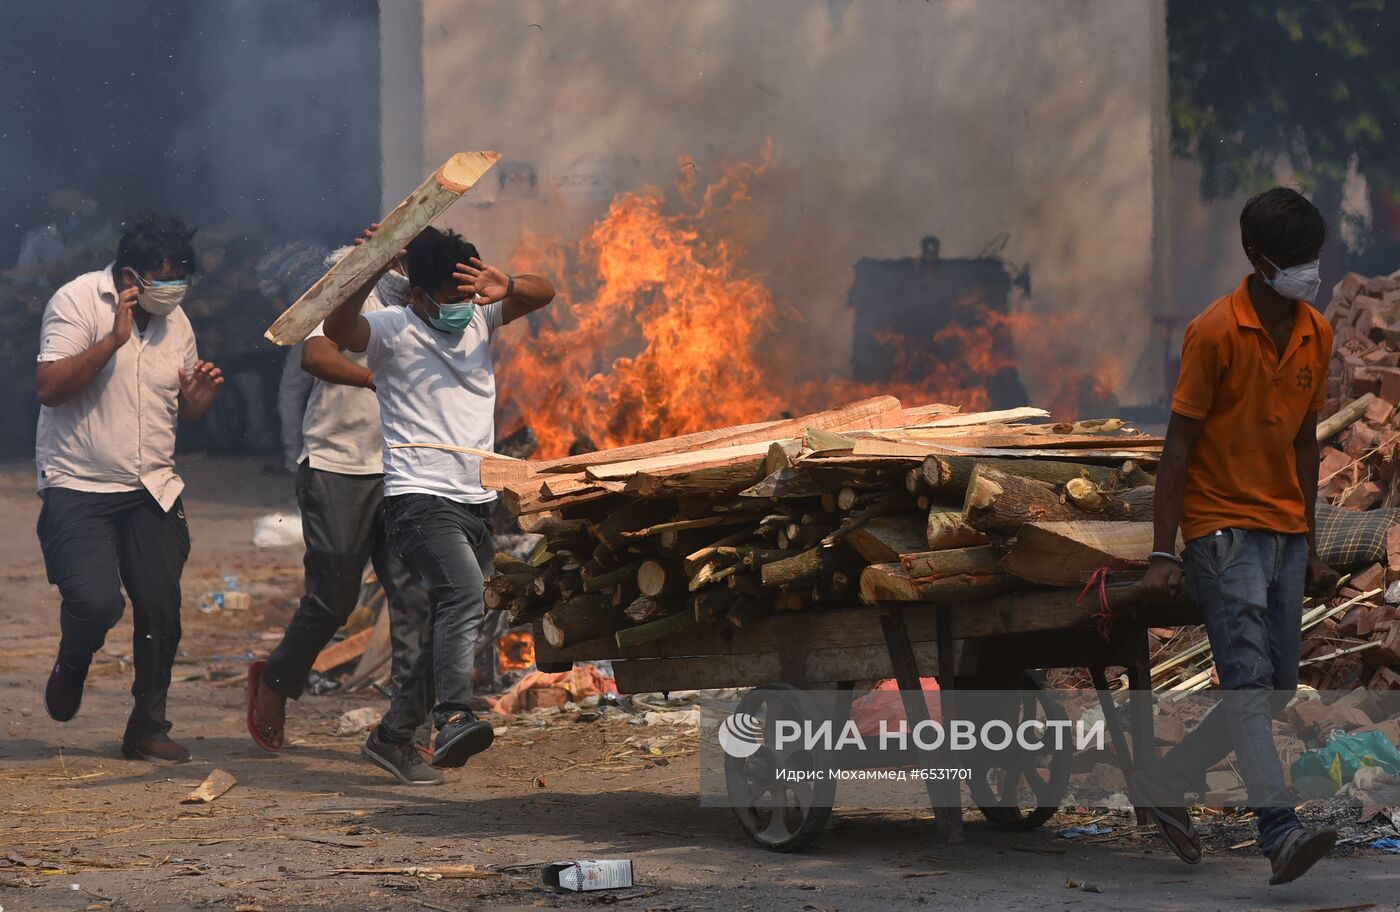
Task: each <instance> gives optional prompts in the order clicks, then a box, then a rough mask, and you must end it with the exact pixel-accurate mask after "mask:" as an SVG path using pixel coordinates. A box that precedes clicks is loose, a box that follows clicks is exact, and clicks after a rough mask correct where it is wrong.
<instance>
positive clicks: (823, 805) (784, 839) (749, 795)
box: [724, 684, 836, 852]
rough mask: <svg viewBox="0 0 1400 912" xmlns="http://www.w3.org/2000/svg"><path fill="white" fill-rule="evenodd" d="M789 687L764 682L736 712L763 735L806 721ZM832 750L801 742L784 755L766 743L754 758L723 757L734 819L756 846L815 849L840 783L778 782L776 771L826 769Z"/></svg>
mask: <svg viewBox="0 0 1400 912" xmlns="http://www.w3.org/2000/svg"><path fill="white" fill-rule="evenodd" d="M796 693H798V689H797V688H795V687H792V686H791V685H788V684H764V685H762V686H759V687H755V688H754V689H753V690H750V691H749V692H748V693H747V694H745V695H744V698H743V699H742V700H740V701H739V705H738V707H737V708H736V709H735V711H734V712H735V715H736V716H737V715H738V714H740V713H744V714H747V715H749V716H752V717H754V719H756V720H757V721H758V723H759V727H758V732H757V733H758V734H761V733H762V732H763V731H765V730H767V727H768V726H769V725H772V724H773V723H774V722H776V721H777V720H779V719H793V720H798V721H800V720H801V719H802V715H801V707H800V705H799V703H798V702H797V700H796V699H795V698H794V694H796ZM830 768H831V763H830V757H829V756H828V751H826V750H824V749H820V748H818V749H814V750H806V749H804V748H803V747H802V746H801V745H800V744H798V745H795V746H792V747H785V748H783V750H782V751H781V753H779V752H776V751H775V750H774V749H773V748H771V747H769V746H768V745H767V744H763V745H762V746H761V747H759V749H758V750H757V751H756V752H755V753H754V754H753V755H751V756H749V757H745V758H742V759H741V758H737V757H733V756H730V755H727V754H726V756H725V758H724V780H725V787H726V788H727V789H728V791H729V800H730V804H731V806H732V807H733V808H734V816H736V817H738V818H739V825H740V826H742V827H743V828H744V832H746V833H748V834H749V836H750V837H751V838H752V839H753V841H754V842H756V843H758V844H759V845H761V846H763V847H764V848H766V849H772V850H773V851H775V852H796V851H798V850H800V849H804V848H806V847H807V846H809V845H811V844H812V842H813V840H815V839H816V838H817V836H819V835H820V834H821V831H822V829H823V828H824V827H825V826H826V821H827V819H828V818H830V817H831V805H832V799H833V798H834V797H835V795H836V783H835V782H834V781H832V780H830V779H826V778H822V779H821V780H816V779H807V780H804V781H802V782H788V781H786V780H783V781H779V780H778V778H777V775H776V773H777V771H778V770H779V769H785V770H813V771H815V770H827V769H830Z"/></svg>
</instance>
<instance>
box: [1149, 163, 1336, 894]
mask: <svg viewBox="0 0 1400 912" xmlns="http://www.w3.org/2000/svg"><path fill="white" fill-rule="evenodd" d="M1326 234H1327V226H1326V224H1325V223H1324V222H1323V220H1322V216H1321V214H1319V213H1318V211H1317V209H1316V208H1315V207H1314V206H1313V205H1312V203H1310V202H1308V201H1307V200H1306V199H1304V198H1303V197H1302V196H1301V195H1299V194H1298V193H1296V192H1294V191H1293V190H1288V189H1285V188H1282V187H1276V188H1274V189H1273V190H1269V191H1267V192H1265V193H1261V194H1259V195H1258V196H1255V197H1254V198H1252V199H1251V200H1250V201H1249V202H1248V203H1247V204H1246V205H1245V207H1244V211H1243V212H1242V213H1241V214H1240V239H1241V241H1242V242H1243V244H1244V251H1245V255H1246V256H1247V257H1248V258H1249V261H1250V263H1251V264H1252V265H1253V267H1254V271H1253V272H1252V273H1251V274H1250V275H1249V276H1247V277H1246V278H1245V279H1244V281H1243V282H1241V283H1240V286H1239V287H1238V288H1237V289H1235V291H1233V292H1232V293H1230V294H1228V295H1226V296H1225V297H1223V298H1220V299H1219V300H1217V301H1216V302H1215V303H1214V304H1212V305H1211V306H1210V307H1209V308H1208V309H1207V310H1206V311H1205V312H1204V313H1202V314H1201V315H1200V316H1198V317H1196V319H1194V320H1193V321H1191V324H1190V325H1189V326H1188V327H1187V329H1186V338H1185V341H1184V343H1183V345H1182V354H1181V376H1180V379H1179V380H1178V381H1177V386H1176V393H1175V395H1174V397H1173V399H1172V416H1171V421H1170V423H1169V424H1168V427H1167V438H1166V444H1165V448H1164V449H1163V452H1162V461H1161V465H1160V467H1159V469H1158V473H1157V492H1156V508H1155V510H1156V512H1155V517H1154V544H1153V547H1154V549H1155V550H1154V551H1153V552H1152V557H1151V563H1150V564H1149V567H1148V570H1147V575H1146V576H1145V577H1144V579H1143V581H1142V584H1141V590H1142V592H1143V594H1144V595H1147V596H1157V597H1160V596H1163V595H1166V594H1167V593H1170V592H1174V591H1175V590H1176V588H1177V587H1178V586H1179V585H1180V582H1181V576H1182V563H1183V558H1179V557H1178V556H1177V554H1176V547H1175V544H1176V534H1177V528H1178V526H1180V528H1181V533H1182V538H1183V539H1184V540H1185V542H1186V549H1185V554H1184V564H1185V569H1186V582H1187V585H1188V586H1190V588H1191V594H1192V597H1193V598H1194V600H1195V601H1196V603H1197V605H1198V606H1199V607H1200V610H1201V615H1202V617H1203V619H1204V621H1205V625H1206V632H1207V634H1208V635H1209V638H1210V645H1211V650H1212V651H1213V652H1214V654H1215V667H1216V670H1217V671H1218V672H1219V675H1220V687H1221V689H1222V690H1223V691H1225V693H1224V694H1223V696H1222V700H1221V703H1220V704H1219V705H1217V706H1216V707H1215V708H1214V709H1212V711H1211V712H1209V713H1208V714H1207V715H1206V716H1205V717H1204V718H1203V719H1202V720H1201V722H1200V724H1199V725H1198V726H1197V727H1196V728H1195V729H1194V730H1193V731H1192V732H1191V734H1190V735H1189V736H1188V737H1187V738H1186V740H1184V741H1183V742H1182V743H1181V744H1180V745H1178V746H1177V747H1176V748H1174V749H1173V750H1172V751H1171V752H1170V753H1169V754H1167V755H1166V756H1165V757H1163V758H1162V759H1161V760H1160V761H1159V762H1157V763H1156V764H1154V765H1153V766H1151V767H1149V768H1148V769H1147V770H1146V771H1144V772H1143V773H1140V774H1138V775H1136V776H1134V777H1133V780H1132V782H1131V786H1132V789H1133V792H1134V801H1135V802H1137V803H1138V804H1139V806H1145V807H1147V809H1148V810H1149V812H1150V813H1151V814H1152V816H1153V818H1154V819H1155V821H1156V823H1157V828H1158V830H1159V831H1161V834H1162V836H1163V838H1165V839H1166V840H1167V844H1168V845H1169V846H1170V847H1171V848H1172V850H1173V851H1174V852H1176V854H1177V855H1178V856H1179V857H1180V858H1181V859H1182V860H1183V861H1186V862H1188V863H1190V864H1195V863H1197V862H1199V861H1200V859H1201V841H1200V837H1199V836H1198V835H1197V833H1196V831H1195V828H1194V826H1193V824H1192V821H1191V817H1190V814H1189V813H1188V812H1187V810H1186V808H1185V807H1184V804H1185V802H1184V800H1183V799H1184V793H1185V792H1186V791H1187V790H1188V789H1189V788H1190V787H1191V786H1192V785H1193V784H1194V783H1197V782H1200V781H1203V780H1204V777H1205V772H1206V770H1207V769H1209V768H1210V767H1212V766H1214V765H1215V764H1216V763H1217V762H1219V761H1220V760H1221V759H1223V758H1224V757H1225V756H1226V755H1227V754H1229V753H1230V751H1231V749H1233V750H1234V753H1235V757H1236V760H1237V761H1238V763H1239V768H1240V772H1241V773H1242V774H1243V777H1244V782H1245V785H1246V787H1247V788H1248V791H1249V804H1250V807H1251V808H1252V809H1253V811H1254V813H1255V816H1256V818H1257V821H1258V824H1259V847H1260V849H1261V850H1262V851H1263V852H1264V854H1265V855H1266V856H1268V858H1269V860H1270V863H1271V865H1272V869H1273V872H1272V876H1271V878H1270V880H1269V882H1270V883H1273V884H1279V883H1287V882H1288V881H1291V880H1294V879H1296V878H1298V877H1300V876H1302V875H1303V874H1304V873H1305V872H1306V871H1307V870H1308V869H1309V868H1310V867H1312V865H1313V864H1315V863H1316V862H1317V861H1318V860H1319V859H1320V858H1322V856H1323V855H1325V854H1327V852H1328V851H1330V850H1331V848H1332V846H1333V844H1335V843H1336V840H1337V832H1336V830H1334V829H1332V828H1331V827H1325V826H1324V827H1304V826H1303V825H1302V824H1301V823H1300V822H1299V820H1298V815H1297V814H1296V813H1295V811H1294V806H1293V800H1292V796H1291V795H1290V794H1289V792H1288V788H1287V785H1286V784H1285V782H1284V777H1283V767H1282V764H1281V763H1280V761H1279V755H1278V749H1277V747H1276V746H1275V744H1274V741H1273V725H1272V717H1273V716H1274V715H1275V714H1277V713H1278V712H1279V711H1281V710H1282V709H1283V707H1284V705H1286V704H1287V702H1288V701H1289V700H1290V699H1291V698H1292V696H1293V694H1294V691H1295V690H1296V688H1297V686H1298V653H1299V648H1300V639H1301V629H1302V627H1301V625H1302V610H1303V594H1304V588H1305V586H1306V587H1308V588H1311V589H1314V590H1318V591H1326V590H1329V589H1330V588H1332V587H1334V586H1335V585H1336V574H1334V573H1333V572H1332V571H1331V569H1330V568H1329V567H1327V565H1326V564H1324V563H1323V562H1322V560H1321V559H1320V558H1318V556H1317V552H1316V548H1315V544H1314V529H1315V522H1314V516H1313V514H1314V503H1315V501H1316V499H1317V474H1318V447H1317V413H1318V410H1319V409H1320V408H1321V407H1322V401H1323V395H1324V391H1325V389H1324V388H1325V386H1326V380H1327V362H1328V358H1329V357H1330V355H1331V348H1332V329H1331V327H1330V326H1329V325H1328V323H1327V321H1326V320H1324V319H1323V318H1322V316H1321V314H1319V313H1318V312H1317V311H1316V310H1314V309H1313V308H1312V307H1311V306H1309V305H1310V303H1311V302H1312V301H1313V300H1314V298H1315V297H1316V294H1317V288H1318V274H1317V269H1318V254H1319V252H1320V251H1321V249H1322V242H1323V240H1324V239H1325V237H1326ZM1139 750H1150V747H1143V746H1139Z"/></svg>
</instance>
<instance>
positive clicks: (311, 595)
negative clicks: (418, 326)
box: [247, 248, 443, 785]
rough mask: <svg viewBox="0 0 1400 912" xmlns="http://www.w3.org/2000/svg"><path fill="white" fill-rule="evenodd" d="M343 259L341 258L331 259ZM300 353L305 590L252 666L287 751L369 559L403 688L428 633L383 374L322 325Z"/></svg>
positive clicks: (398, 287) (401, 302)
mask: <svg viewBox="0 0 1400 912" xmlns="http://www.w3.org/2000/svg"><path fill="white" fill-rule="evenodd" d="M347 249H348V248H347ZM341 253H342V254H343V251H341ZM336 258H337V257H336V255H334V254H333V255H332V257H331V258H329V259H328V260H327V263H326V265H330V264H332V263H333V262H335V259H336ZM386 306H387V307H396V308H399V309H402V308H404V307H406V306H408V278H407V276H405V275H404V274H403V273H402V272H401V271H400V270H399V269H398V268H397V267H396V268H395V269H391V270H390V271H389V272H388V273H387V274H386V275H385V276H384V278H382V279H380V280H379V284H378V285H377V286H375V289H374V290H373V291H371V292H370V293H369V294H368V295H367V296H366V299H365V303H364V307H363V312H364V313H377V312H379V311H382V310H384V309H385V307H386ZM300 351H301V367H300V369H303V370H305V372H306V373H307V374H309V375H310V376H311V377H312V378H314V379H313V380H312V387H311V395H310V397H309V399H308V401H307V405H306V411H305V415H304V417H303V420H302V433H301V435H300V436H301V438H302V445H301V452H300V454H299V456H298V459H297V484H296V490H297V504H298V505H299V506H300V508H301V519H302V534H303V536H304V538H305V542H306V556H305V558H304V563H305V567H306V579H305V594H304V595H303V596H302V598H301V604H300V606H299V607H298V608H297V612H296V615H295V616H294V617H293V618H292V620H291V623H289V624H288V625H287V630H286V632H285V633H284V634H283V635H282V641H281V642H280V643H278V645H277V648H276V649H274V650H273V651H272V654H271V655H270V656H269V657H268V659H267V661H266V662H254V663H253V665H252V666H251V667H250V668H249V687H248V700H249V705H248V718H247V723H248V731H249V733H250V734H251V735H252V736H253V740H254V741H255V742H257V744H258V745H259V746H260V747H262V748H263V749H264V750H267V751H277V750H280V749H281V748H282V745H283V740H284V726H285V721H286V706H287V700H289V699H290V700H295V699H298V698H299V697H300V696H301V694H302V692H303V690H305V688H306V680H307V677H308V676H309V675H310V673H311V667H312V664H313V663H314V662H315V661H316V657H317V655H319V654H320V652H321V650H322V649H324V648H325V646H326V644H327V643H329V642H330V639H331V637H332V636H334V635H335V632H336V631H337V630H339V629H340V628H341V627H342V626H343V625H344V624H345V621H346V619H347V618H349V617H350V613H351V612H352V611H354V610H355V605H356V603H357V601H358V599H359V594H360V580H361V578H362V575H363V573H364V568H365V563H366V562H367V561H368V562H370V563H372V564H373V565H374V570H375V574H376V575H377V576H378V578H379V582H380V584H381V585H383V587H384V592H385V596H386V601H387V603H388V606H387V608H386V609H385V610H387V611H388V612H389V620H390V624H389V629H390V637H391V640H392V643H393V659H392V669H393V670H392V681H393V686H394V691H395V692H398V691H399V690H400V689H402V688H403V686H404V682H405V681H407V680H408V677H409V673H410V672H411V671H412V668H413V663H414V662H415V661H416V660H417V658H418V653H419V651H420V650H421V648H422V645H423V643H424V642H425V640H426V639H427V632H428V631H427V627H428V595H427V593H426V592H425V591H424V590H423V588H422V587H421V586H420V585H419V584H418V581H417V579H416V578H415V575H414V573H413V571H412V570H411V569H410V568H409V567H408V566H407V564H406V563H405V562H404V561H403V560H402V559H401V558H400V557H399V556H398V554H397V553H395V552H394V550H393V549H392V548H390V547H389V546H388V543H387V542H386V541H385V536H384V507H383V498H384V461H383V454H382V450H383V446H384V435H383V433H382V432H381V431H380V426H379V400H378V397H377V396H376V395H375V390H374V372H373V371H371V370H370V369H369V368H368V367H367V366H366V361H365V355H363V354H356V353H353V352H351V353H346V352H343V351H341V349H340V346H338V345H336V344H335V343H334V342H332V341H331V340H330V339H328V338H326V336H325V333H324V332H323V331H322V328H321V327H319V326H318V327H317V328H316V329H314V330H312V332H311V335H310V336H309V337H308V338H307V340H306V343H305V344H304V345H303V346H301V347H300ZM426 684H427V681H426V680H423V681H420V682H419V686H426ZM420 699H426V697H424V698H420ZM425 727H426V726H425ZM426 734H430V733H426ZM426 734H425V735H423V736H422V737H426ZM415 756H416V755H414V756H410V758H409V759H410V761H413V760H414V757H415ZM403 772H404V781H405V783H406V784H411V785H437V784H441V783H442V781H443V778H442V774H441V773H439V772H437V771H436V770H434V769H432V768H431V767H429V766H428V765H427V764H426V763H425V762H423V761H422V760H421V759H420V760H417V762H416V763H413V762H411V763H410V766H409V767H408V768H407V769H405V770H404V771H403Z"/></svg>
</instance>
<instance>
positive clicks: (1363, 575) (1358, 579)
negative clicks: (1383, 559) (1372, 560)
mask: <svg viewBox="0 0 1400 912" xmlns="http://www.w3.org/2000/svg"><path fill="white" fill-rule="evenodd" d="M1387 542H1389V536H1388V535H1387ZM1384 582H1385V567H1384V566H1383V565H1381V564H1372V565H1371V566H1369V567H1367V568H1365V569H1364V570H1358V571H1357V572H1355V573H1353V574H1352V575H1351V587H1352V588H1353V589H1356V590H1358V591H1360V592H1370V591H1371V590H1372V589H1377V588H1379V587H1380V586H1382V585H1383V584H1384Z"/></svg>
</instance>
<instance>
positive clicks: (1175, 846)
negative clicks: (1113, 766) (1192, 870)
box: [1128, 771, 1201, 864]
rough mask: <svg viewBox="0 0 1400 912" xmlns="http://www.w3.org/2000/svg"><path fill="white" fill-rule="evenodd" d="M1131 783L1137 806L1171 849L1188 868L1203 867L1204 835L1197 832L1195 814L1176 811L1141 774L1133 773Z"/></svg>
mask: <svg viewBox="0 0 1400 912" xmlns="http://www.w3.org/2000/svg"><path fill="white" fill-rule="evenodd" d="M1128 782H1129V784H1130V785H1131V786H1132V791H1133V794H1134V798H1133V802H1134V804H1136V805H1137V807H1138V808H1139V809H1141V810H1144V811H1146V812H1147V813H1148V814H1149V815H1151V817H1152V821H1153V822H1154V823H1155V824H1157V832H1158V833H1160V834H1161V835H1162V839H1164V840H1166V843H1167V846H1168V848H1170V849H1171V850H1172V851H1173V852H1175V853H1176V857H1177V858H1180V859H1181V860H1182V861H1184V862H1186V863H1187V864H1200V863H1201V834H1200V833H1197V832H1196V825H1195V824H1194V823H1193V822H1192V821H1191V812H1190V811H1188V810H1187V809H1186V808H1184V807H1172V806H1171V805H1170V803H1169V802H1170V799H1167V798H1164V797H1163V796H1161V795H1160V794H1154V790H1153V789H1152V787H1151V786H1150V785H1149V784H1148V783H1147V779H1146V777H1144V775H1143V774H1142V772H1140V771H1139V772H1136V773H1133V775H1132V776H1130V777H1129V779H1128Z"/></svg>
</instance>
